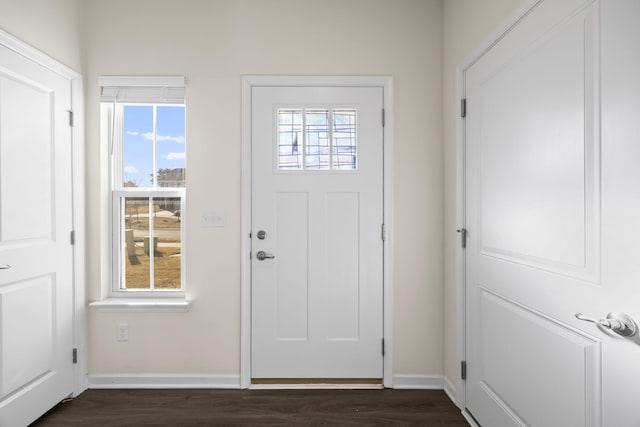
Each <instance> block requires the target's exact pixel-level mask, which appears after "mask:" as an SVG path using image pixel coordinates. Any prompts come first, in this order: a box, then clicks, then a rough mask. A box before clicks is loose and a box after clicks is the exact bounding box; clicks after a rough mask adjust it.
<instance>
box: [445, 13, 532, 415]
mask: <svg viewBox="0 0 640 427" xmlns="http://www.w3.org/2000/svg"><path fill="white" fill-rule="evenodd" d="M543 1H544V0H524V1H523V3H522V4H521V5H520V6H517V7H516V8H514V11H513V12H512V13H511V14H510V15H509V16H508V17H507V18H506V19H505V20H503V21H501V22H500V23H499V24H498V25H497V26H495V27H494V29H493V30H492V31H490V32H489V33H488V34H487V36H486V37H484V38H483V39H482V41H481V42H480V43H478V44H477V45H475V47H474V48H473V49H472V50H471V51H470V53H469V54H468V55H467V56H466V57H465V58H464V60H462V61H461V62H460V63H459V64H458V65H457V66H456V69H455V72H456V77H455V79H456V91H455V96H456V98H455V105H457V106H458V107H457V110H456V129H455V135H456V158H455V162H456V163H455V168H456V210H455V215H456V219H455V221H456V222H455V225H456V227H455V230H460V229H464V228H465V227H466V206H465V203H466V200H465V197H466V187H465V177H466V161H465V158H466V133H465V129H466V128H465V121H464V118H463V117H462V114H461V107H462V105H461V100H462V99H464V98H465V97H466V88H465V74H466V72H467V70H468V69H469V68H471V66H473V65H474V64H475V63H476V61H478V60H479V59H480V58H481V57H482V56H483V55H485V54H486V53H487V52H488V51H489V50H490V49H491V48H492V47H493V46H494V45H495V44H496V43H498V42H499V41H500V40H501V39H502V38H503V37H504V36H506V34H507V33H509V32H510V31H511V30H512V29H513V28H514V27H515V26H516V25H518V24H519V23H520V21H521V20H522V19H523V18H524V17H525V16H526V15H528V14H529V13H530V12H531V11H532V10H533V9H535V8H536V7H537V6H538V5H540V4H541V3H542V2H543ZM455 230H453V232H455ZM449 231H451V230H449ZM456 234H458V233H456ZM455 245H456V246H455V247H456V252H455V254H456V255H455V261H456V262H455V289H456V305H455V307H456V315H455V318H456V366H460V367H461V364H462V362H463V361H465V360H466V344H465V342H466V336H467V335H466V334H467V329H466V276H465V274H466V272H465V267H466V264H465V263H466V257H465V251H464V250H463V248H462V245H461V244H460V239H459V237H457V236H456V243H455ZM452 384H453V385H454V386H455V390H454V393H453V395H454V396H455V404H456V405H457V406H458V407H459V408H460V409H461V410H462V415H463V416H464V417H465V419H466V420H467V421H468V422H469V424H470V425H472V426H477V423H476V422H475V420H474V419H473V418H472V417H471V416H470V415H469V413H468V412H467V411H466V383H465V380H463V379H462V378H461V375H456V377H455V378H454V381H452Z"/></svg>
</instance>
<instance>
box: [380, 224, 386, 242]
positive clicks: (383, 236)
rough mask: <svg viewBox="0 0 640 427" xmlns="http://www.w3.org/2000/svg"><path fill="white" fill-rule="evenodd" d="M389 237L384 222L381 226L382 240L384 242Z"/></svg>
mask: <svg viewBox="0 0 640 427" xmlns="http://www.w3.org/2000/svg"><path fill="white" fill-rule="evenodd" d="M386 237H387V229H386V227H385V226H384V224H382V227H381V228H380V238H381V239H382V241H383V242H384V239H385V238H386Z"/></svg>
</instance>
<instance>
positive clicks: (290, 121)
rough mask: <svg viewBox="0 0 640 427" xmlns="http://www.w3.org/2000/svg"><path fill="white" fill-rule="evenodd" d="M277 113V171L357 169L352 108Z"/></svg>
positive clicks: (282, 111) (283, 109) (293, 109)
mask: <svg viewBox="0 0 640 427" xmlns="http://www.w3.org/2000/svg"><path fill="white" fill-rule="evenodd" d="M277 114H278V132H277V133H278V137H277V139H278V141H277V145H278V148H277V149H278V155H277V159H278V160H277V161H278V169H279V170H302V169H305V170H314V171H318V170H355V169H357V138H356V130H357V126H356V110H355V109H353V108H340V109H338V108H336V109H331V108H308V109H301V108H282V109H279V110H278V112H277Z"/></svg>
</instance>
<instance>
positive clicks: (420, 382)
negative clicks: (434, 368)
mask: <svg viewBox="0 0 640 427" xmlns="http://www.w3.org/2000/svg"><path fill="white" fill-rule="evenodd" d="M443 379H444V377H443V376H442V375H403V374H397V375H394V376H393V388H397V389H416V390H442V389H444V382H443Z"/></svg>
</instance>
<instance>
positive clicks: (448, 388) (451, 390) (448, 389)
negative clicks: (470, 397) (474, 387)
mask: <svg viewBox="0 0 640 427" xmlns="http://www.w3.org/2000/svg"><path fill="white" fill-rule="evenodd" d="M442 385H443V388H444V392H445V393H447V396H449V399H451V401H452V402H453V403H454V404H455V403H456V387H455V386H454V385H453V384H452V383H451V381H449V378H447V377H443V378H442Z"/></svg>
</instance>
